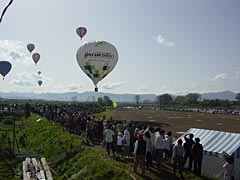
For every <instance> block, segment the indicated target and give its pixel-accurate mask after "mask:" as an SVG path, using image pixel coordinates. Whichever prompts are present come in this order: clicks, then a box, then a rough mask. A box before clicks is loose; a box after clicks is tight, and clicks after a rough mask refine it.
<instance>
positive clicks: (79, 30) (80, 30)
mask: <svg viewBox="0 0 240 180" xmlns="http://www.w3.org/2000/svg"><path fill="white" fill-rule="evenodd" d="M76 32H77V34H78V35H79V36H80V38H81V40H82V38H83V36H85V35H86V34H87V29H86V28H85V27H79V28H77V29H76Z"/></svg>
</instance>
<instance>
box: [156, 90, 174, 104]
mask: <svg viewBox="0 0 240 180" xmlns="http://www.w3.org/2000/svg"><path fill="white" fill-rule="evenodd" d="M157 101H158V103H159V107H161V105H169V104H171V103H172V96H171V95H170V94H167V93H166V94H162V95H159V96H157Z"/></svg>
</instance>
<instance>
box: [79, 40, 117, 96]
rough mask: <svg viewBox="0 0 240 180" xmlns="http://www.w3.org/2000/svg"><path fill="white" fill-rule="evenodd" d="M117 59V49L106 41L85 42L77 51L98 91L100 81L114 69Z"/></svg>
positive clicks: (81, 62) (81, 63)
mask: <svg viewBox="0 0 240 180" xmlns="http://www.w3.org/2000/svg"><path fill="white" fill-rule="evenodd" d="M117 61H118V52H117V49H116V48H115V47H114V46H113V45H112V44H110V43H108V42H106V41H93V42H88V43H85V44H83V45H82V46H81V47H80V48H79V49H78V51H77V62H78V64H79V66H80V68H81V69H82V70H83V72H84V73H85V74H86V75H87V76H88V77H89V78H90V79H91V80H92V81H93V84H94V85H95V91H96V92H97V91H98V88H97V84H98V82H99V81H101V80H102V79H103V78H105V77H106V76H107V75H108V74H109V73H110V72H111V71H112V70H113V68H114V67H115V66H116V64H117Z"/></svg>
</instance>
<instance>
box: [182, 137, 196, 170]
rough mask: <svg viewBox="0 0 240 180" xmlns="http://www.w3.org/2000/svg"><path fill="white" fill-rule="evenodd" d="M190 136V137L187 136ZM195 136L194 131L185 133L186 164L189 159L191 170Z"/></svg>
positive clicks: (189, 168)
mask: <svg viewBox="0 0 240 180" xmlns="http://www.w3.org/2000/svg"><path fill="white" fill-rule="evenodd" d="M187 136H189V137H187ZM193 137H194V135H193V134H192V133H190V134H185V136H184V139H185V143H184V145H183V146H184V151H185V152H184V164H185V163H186V162H187V159H188V170H189V171H191V170H192V161H193V160H192V146H193V144H194V143H195V142H194V141H193ZM183 166H184V165H183Z"/></svg>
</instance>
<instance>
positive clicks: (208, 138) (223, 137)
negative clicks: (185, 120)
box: [180, 128, 240, 155]
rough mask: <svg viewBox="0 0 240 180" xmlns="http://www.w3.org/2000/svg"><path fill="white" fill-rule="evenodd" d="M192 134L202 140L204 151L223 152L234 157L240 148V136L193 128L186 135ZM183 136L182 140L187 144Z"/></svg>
mask: <svg viewBox="0 0 240 180" xmlns="http://www.w3.org/2000/svg"><path fill="white" fill-rule="evenodd" d="M187 133H192V134H194V138H196V137H198V138H200V143H201V144H202V145H203V149H204V151H207V152H210V153H217V154H221V153H222V152H223V151H225V152H226V153H228V154H230V155H232V154H233V153H234V152H235V151H236V150H237V149H238V148H239V147H240V134H237V133H231V132H223V131H214V130H207V129H197V128H191V129H189V130H188V131H187V132H186V133H185V134H187ZM185 134H183V135H182V136H181V137H180V138H181V139H182V140H183V142H185V140H184V135H185Z"/></svg>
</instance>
